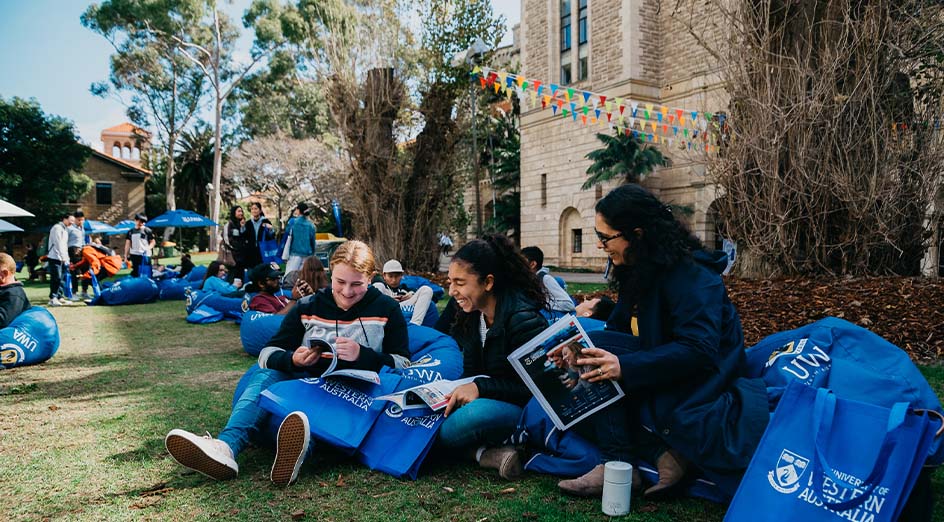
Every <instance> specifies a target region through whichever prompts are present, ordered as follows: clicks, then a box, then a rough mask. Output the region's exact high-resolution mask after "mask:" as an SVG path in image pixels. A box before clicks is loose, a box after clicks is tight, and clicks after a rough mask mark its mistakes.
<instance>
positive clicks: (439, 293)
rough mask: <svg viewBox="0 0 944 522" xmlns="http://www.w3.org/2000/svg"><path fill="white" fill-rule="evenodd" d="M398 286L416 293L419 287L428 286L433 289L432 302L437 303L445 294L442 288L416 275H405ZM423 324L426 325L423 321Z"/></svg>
mask: <svg viewBox="0 0 944 522" xmlns="http://www.w3.org/2000/svg"><path fill="white" fill-rule="evenodd" d="M400 284H401V285H403V286H405V287H406V288H407V289H408V290H412V291H414V292H415V291H416V289H418V288H419V287H421V286H428V287H430V288H432V289H433V302H434V303H438V302H439V300H440V299H442V298H443V295H445V294H446V291H445V290H443V287H441V286H439V285H437V284H436V283H434V282H432V281H430V280H429V279H426V278H425V277H421V276H417V275H405V276H403V279H402V280H401V281H400ZM423 324H426V322H425V321H424V322H423Z"/></svg>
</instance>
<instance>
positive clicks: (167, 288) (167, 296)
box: [157, 278, 195, 301]
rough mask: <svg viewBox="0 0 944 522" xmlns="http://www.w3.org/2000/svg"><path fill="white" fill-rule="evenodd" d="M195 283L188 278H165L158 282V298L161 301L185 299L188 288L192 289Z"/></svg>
mask: <svg viewBox="0 0 944 522" xmlns="http://www.w3.org/2000/svg"><path fill="white" fill-rule="evenodd" d="M194 285H195V283H193V282H191V281H188V280H186V279H173V278H165V279H161V280H160V281H158V282H157V289H158V299H160V300H161V301H183V300H184V299H187V290H192V289H193V287H194Z"/></svg>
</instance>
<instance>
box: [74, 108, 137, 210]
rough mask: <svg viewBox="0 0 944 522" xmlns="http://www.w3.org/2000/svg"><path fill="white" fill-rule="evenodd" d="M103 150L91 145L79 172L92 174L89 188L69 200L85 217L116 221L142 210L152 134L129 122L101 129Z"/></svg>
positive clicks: (87, 174)
mask: <svg viewBox="0 0 944 522" xmlns="http://www.w3.org/2000/svg"><path fill="white" fill-rule="evenodd" d="M101 138H102V144H103V145H104V149H103V150H104V152H99V151H97V150H95V149H92V155H91V156H89V159H88V161H87V162H86V163H85V167H84V168H83V169H82V173H83V174H85V175H86V176H88V177H90V178H92V182H93V183H94V185H93V186H92V190H91V191H89V192H88V193H87V194H85V195H84V196H82V197H81V198H79V199H78V200H77V201H74V202H70V203H71V204H74V205H75V207H76V208H81V209H82V211H83V212H85V217H87V218H89V219H95V220H98V221H104V222H105V223H108V224H115V223H117V222H118V221H121V220H124V219H129V218H131V217H133V216H134V215H135V214H136V213H138V212H144V195H145V194H144V183H145V181H147V178H148V176H150V175H151V171H149V170H147V169H145V168H144V167H142V166H141V165H142V161H143V160H145V159H146V156H147V151H148V149H149V148H150V139H151V135H150V134H149V133H148V132H147V131H145V130H144V129H141V128H139V127H135V126H134V125H132V124H130V123H123V124H121V125H118V126H115V127H111V128H108V129H105V130H103V131H102V135H101Z"/></svg>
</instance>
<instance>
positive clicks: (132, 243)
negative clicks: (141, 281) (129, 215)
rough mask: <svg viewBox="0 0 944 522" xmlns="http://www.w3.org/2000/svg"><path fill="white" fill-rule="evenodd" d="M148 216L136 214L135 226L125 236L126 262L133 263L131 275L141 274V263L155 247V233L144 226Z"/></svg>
mask: <svg viewBox="0 0 944 522" xmlns="http://www.w3.org/2000/svg"><path fill="white" fill-rule="evenodd" d="M146 222H147V216H145V215H144V214H141V213H138V214H135V215H134V228H132V229H131V230H129V231H128V234H127V235H126V236H125V262H128V263H131V277H138V276H139V275H141V264H142V263H143V261H144V258H146V257H148V254H149V253H150V252H151V249H153V248H154V233H153V232H151V229H150V228H148V227H146V226H144V223H146Z"/></svg>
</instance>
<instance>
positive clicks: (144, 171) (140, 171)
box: [89, 147, 151, 176]
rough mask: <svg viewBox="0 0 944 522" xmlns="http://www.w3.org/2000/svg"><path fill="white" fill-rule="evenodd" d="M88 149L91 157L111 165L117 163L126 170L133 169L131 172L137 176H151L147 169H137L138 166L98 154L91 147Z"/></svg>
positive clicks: (102, 153)
mask: <svg viewBox="0 0 944 522" xmlns="http://www.w3.org/2000/svg"><path fill="white" fill-rule="evenodd" d="M89 149H91V151H92V154H93V155H95V156H98V157H99V158H101V159H103V160H106V161H111V162H112V163H117V164H118V165H120V166H122V167H126V168H129V169H133V170H134V171H136V172H137V173H138V174H141V175H144V176H150V175H151V171H150V170H148V169H146V168H143V167H139V166H137V165H134V164H132V163H128V162H127V161H125V160H123V159H121V158H115V157H112V156H109V155H108V154H105V153H104V152H99V151H97V150H95V149H92V148H91V147H89Z"/></svg>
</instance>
